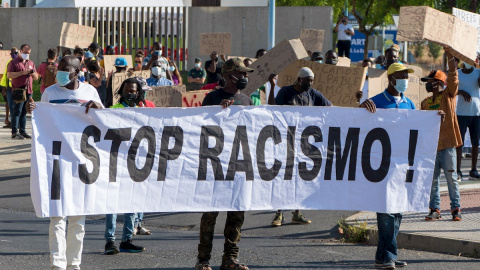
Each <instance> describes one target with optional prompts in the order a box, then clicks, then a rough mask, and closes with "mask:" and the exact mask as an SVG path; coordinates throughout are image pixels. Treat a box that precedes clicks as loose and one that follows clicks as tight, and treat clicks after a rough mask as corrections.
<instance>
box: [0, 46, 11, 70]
mask: <svg viewBox="0 0 480 270" xmlns="http://www.w3.org/2000/svg"><path fill="white" fill-rule="evenodd" d="M10 60H12V57H11V56H10V51H0V74H3V73H4V72H5V69H6V68H7V63H8V61H10Z"/></svg>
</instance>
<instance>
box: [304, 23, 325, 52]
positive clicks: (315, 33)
mask: <svg viewBox="0 0 480 270" xmlns="http://www.w3.org/2000/svg"><path fill="white" fill-rule="evenodd" d="M324 36H325V31H324V30H318V29H302V31H301V32H300V40H301V41H302V43H303V46H304V47H305V49H306V50H309V51H311V52H321V51H322V50H323V39H324Z"/></svg>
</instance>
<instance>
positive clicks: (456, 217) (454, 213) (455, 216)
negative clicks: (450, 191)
mask: <svg viewBox="0 0 480 270" xmlns="http://www.w3.org/2000/svg"><path fill="white" fill-rule="evenodd" d="M452 220H453V221H462V215H460V209H458V207H457V208H455V209H454V210H452Z"/></svg>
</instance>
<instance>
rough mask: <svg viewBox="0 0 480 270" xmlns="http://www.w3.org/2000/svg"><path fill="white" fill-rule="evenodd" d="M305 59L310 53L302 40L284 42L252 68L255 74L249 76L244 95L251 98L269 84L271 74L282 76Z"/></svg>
mask: <svg viewBox="0 0 480 270" xmlns="http://www.w3.org/2000/svg"><path fill="white" fill-rule="evenodd" d="M305 57H308V53H307V51H306V50H305V47H303V44H302V41H300V39H292V40H286V39H285V40H283V41H282V42H280V43H279V44H278V45H277V46H275V47H273V49H271V50H270V51H268V52H267V53H266V54H265V55H263V56H262V57H261V58H259V59H257V61H255V63H254V64H252V65H251V66H250V67H251V68H253V69H254V70H255V72H252V73H250V74H248V85H247V88H245V90H243V93H244V94H245V95H247V96H250V95H251V94H252V93H253V92H254V91H255V90H257V89H258V88H260V87H261V86H262V85H264V84H265V83H266V82H268V77H269V76H270V74H280V73H281V72H282V71H283V70H284V69H286V68H287V67H289V66H290V65H291V64H293V63H295V61H297V60H298V59H302V58H305ZM297 71H298V70H297Z"/></svg>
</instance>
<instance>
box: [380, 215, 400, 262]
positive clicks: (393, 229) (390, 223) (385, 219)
mask: <svg viewBox="0 0 480 270" xmlns="http://www.w3.org/2000/svg"><path fill="white" fill-rule="evenodd" d="M401 223H402V213H377V226H378V245H377V253H376V254H375V261H378V262H381V263H386V262H389V261H396V260H397V235H398V232H399V231H400V224H401Z"/></svg>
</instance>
